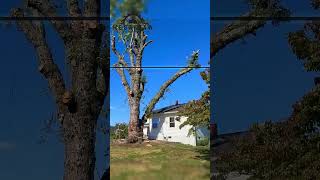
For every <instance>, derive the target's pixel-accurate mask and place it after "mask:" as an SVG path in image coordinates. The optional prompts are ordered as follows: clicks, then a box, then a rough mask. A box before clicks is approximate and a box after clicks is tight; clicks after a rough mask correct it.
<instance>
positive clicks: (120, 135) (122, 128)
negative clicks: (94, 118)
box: [110, 123, 128, 139]
mask: <svg viewBox="0 0 320 180" xmlns="http://www.w3.org/2000/svg"><path fill="white" fill-rule="evenodd" d="M127 137H128V125H127V124H126V123H117V124H116V125H115V126H114V127H112V128H111V129H110V138H111V139H126V138H127Z"/></svg>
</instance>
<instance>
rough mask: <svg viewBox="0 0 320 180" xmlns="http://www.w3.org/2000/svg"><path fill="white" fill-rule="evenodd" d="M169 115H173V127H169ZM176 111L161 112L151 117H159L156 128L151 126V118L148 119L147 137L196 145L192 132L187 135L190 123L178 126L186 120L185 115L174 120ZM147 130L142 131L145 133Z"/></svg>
mask: <svg viewBox="0 0 320 180" xmlns="http://www.w3.org/2000/svg"><path fill="white" fill-rule="evenodd" d="M170 117H174V119H175V120H174V122H175V127H170ZM176 117H178V116H177V112H176V111H175V112H166V113H161V114H158V115H156V116H154V117H153V118H159V119H160V122H159V125H158V127H157V128H152V118H151V119H148V123H149V136H148V137H149V139H156V140H166V141H170V142H180V143H183V144H189V145H192V146H195V145H196V138H195V136H194V135H193V134H191V135H190V136H188V133H189V129H190V128H191V126H190V125H186V126H184V127H183V128H181V129H180V128H179V126H180V125H181V124H182V123H183V122H184V121H186V120H187V117H184V116H182V117H180V121H177V120H176ZM146 132H147V131H144V133H146Z"/></svg>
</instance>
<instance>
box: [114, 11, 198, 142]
mask: <svg viewBox="0 0 320 180" xmlns="http://www.w3.org/2000/svg"><path fill="white" fill-rule="evenodd" d="M128 19H130V20H129V21H127V20H128ZM118 22H121V23H122V27H121V28H120V29H121V30H123V29H129V31H128V32H129V36H130V37H129V38H127V39H125V38H122V39H121V36H120V35H119V37H120V39H121V40H122V41H123V42H124V45H125V53H127V54H128V57H129V60H125V57H124V55H123V54H121V53H120V52H119V51H118V50H117V47H116V38H115V36H113V37H112V39H111V49H112V51H113V52H114V54H115V55H116V57H117V59H118V61H117V63H116V64H115V65H114V67H115V69H116V71H117V73H118V74H119V75H120V78H121V82H122V85H123V86H124V89H125V91H126V93H127V97H128V102H129V108H130V121H129V127H128V142H130V143H135V142H138V141H140V140H142V136H143V134H142V124H143V123H142V122H143V121H144V120H145V119H146V117H147V116H148V115H150V113H151V111H152V110H153V108H154V106H155V104H156V103H157V102H158V101H159V100H160V99H161V98H162V97H163V95H164V94H165V92H166V90H167V88H168V87H169V86H170V85H171V84H172V83H173V82H174V81H175V80H177V79H178V78H179V77H181V76H183V75H185V74H187V73H188V72H190V71H191V70H193V69H195V68H197V67H199V65H198V63H197V60H198V56H199V52H198V51H197V52H194V53H193V54H192V56H191V57H190V60H189V64H188V66H187V67H185V68H183V69H181V70H179V71H178V72H177V73H176V74H174V75H173V76H172V77H171V78H170V79H169V80H168V81H167V82H165V83H164V84H163V85H162V86H161V88H160V90H159V91H158V93H157V94H156V95H155V97H154V98H153V99H152V100H151V102H150V103H149V105H148V106H147V109H146V112H145V113H144V115H143V116H142V118H141V119H140V104H141V97H142V94H143V92H144V87H145V83H146V81H145V76H144V75H143V69H142V57H143V51H144V49H145V48H146V47H147V46H148V45H149V44H150V43H152V41H147V35H146V34H145V32H144V30H145V28H144V26H143V25H144V24H143V23H144V20H143V18H141V17H140V16H135V15H130V16H127V17H124V18H123V19H122V20H120V21H118ZM130 23H135V24H134V25H132V26H130ZM128 24H129V25H128ZM137 25H138V26H137ZM142 26H143V27H142ZM116 30H117V29H116ZM118 33H121V32H120V31H118ZM129 64H130V65H129ZM126 72H127V73H128V74H129V76H130V84H129V82H128V80H127V77H126Z"/></svg>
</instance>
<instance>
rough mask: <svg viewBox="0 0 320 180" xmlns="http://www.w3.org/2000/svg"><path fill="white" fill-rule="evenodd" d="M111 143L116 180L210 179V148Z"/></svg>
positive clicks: (112, 164)
mask: <svg viewBox="0 0 320 180" xmlns="http://www.w3.org/2000/svg"><path fill="white" fill-rule="evenodd" d="M148 144H151V145H152V146H147V144H146V143H143V144H122V145H119V144H111V149H110V151H111V157H110V161H111V174H110V178H111V179H113V180H140V179H148V180H149V179H150V180H208V179H209V178H210V163H209V149H208V147H192V146H188V145H183V144H178V143H163V142H161V143H160V142H150V143H148Z"/></svg>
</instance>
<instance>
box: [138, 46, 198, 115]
mask: <svg viewBox="0 0 320 180" xmlns="http://www.w3.org/2000/svg"><path fill="white" fill-rule="evenodd" d="M198 56H199V52H198V51H196V52H193V54H192V56H191V58H190V60H189V65H188V67H186V68H183V69H181V70H179V71H178V72H176V73H175V74H174V75H173V76H172V77H171V78H170V79H169V80H167V81H166V82H165V83H164V84H163V85H162V86H161V87H160V90H159V91H158V93H157V94H156V95H155V96H154V97H153V98H152V100H151V101H150V103H149V104H148V106H147V108H146V110H145V112H144V114H143V116H142V120H145V119H146V118H148V117H149V116H150V115H151V112H152V110H153V109H154V107H155V105H156V104H157V103H158V101H159V100H160V99H161V98H162V97H163V95H164V94H165V92H166V90H167V88H168V87H169V86H170V85H171V84H172V83H174V82H175V81H176V80H177V79H178V78H179V77H181V76H183V75H185V74H187V73H188V72H190V71H192V70H193V69H195V68H197V67H199V65H198V64H197V61H198Z"/></svg>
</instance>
